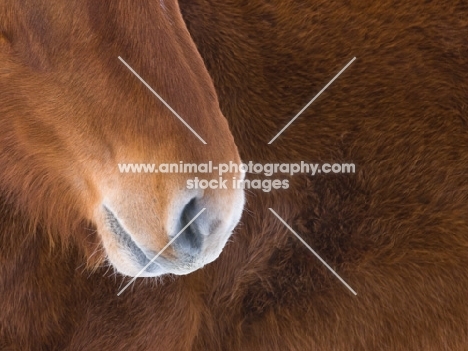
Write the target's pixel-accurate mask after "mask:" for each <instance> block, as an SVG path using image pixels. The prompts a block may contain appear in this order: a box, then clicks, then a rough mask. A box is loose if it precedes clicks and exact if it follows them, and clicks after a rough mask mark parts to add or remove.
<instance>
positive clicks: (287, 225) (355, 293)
mask: <svg viewBox="0 0 468 351" xmlns="http://www.w3.org/2000/svg"><path fill="white" fill-rule="evenodd" d="M269 210H270V211H271V212H273V214H274V215H275V216H276V217H277V218H278V219H279V220H280V221H281V222H282V223H283V224H284V225H285V226H286V227H287V228H288V229H289V230H290V231H291V232H292V233H293V234H294V235H295V236H296V237H297V238H298V239H299V240H300V241H301V242H302V243H303V244H304V245H305V246H306V247H307V248H308V249H309V250H310V251H311V252H312V253H313V254H314V255H315V257H317V258H318V259H319V260H320V262H322V263H323V264H324V265H325V267H327V268H328V269H329V270H330V272H332V273H333V274H334V275H335V276H336V277H337V278H338V279H339V280H340V281H341V282H342V283H343V284H344V285H345V286H346V287H347V288H348V289H349V290H350V291H351V292H352V293H353V294H354V295H357V292H356V291H354V290H353V288H351V287H350V286H349V285H348V283H346V282H345V281H344V280H343V278H341V277H340V276H339V275H338V273H336V272H335V271H334V270H333V269H332V268H331V267H330V266H329V265H328V263H327V262H325V261H324V260H323V259H322V257H320V256H319V255H318V253H316V252H315V251H314V250H313V249H312V248H311V247H310V246H309V245H308V244H307V243H306V242H305V241H304V239H302V238H301V237H300V236H299V234H297V233H296V232H295V231H294V229H292V228H291V227H290V226H289V224H288V223H286V222H285V220H284V219H283V218H281V217H280V216H279V215H278V214H277V213H276V212H275V211H274V210H273V209H272V208H269Z"/></svg>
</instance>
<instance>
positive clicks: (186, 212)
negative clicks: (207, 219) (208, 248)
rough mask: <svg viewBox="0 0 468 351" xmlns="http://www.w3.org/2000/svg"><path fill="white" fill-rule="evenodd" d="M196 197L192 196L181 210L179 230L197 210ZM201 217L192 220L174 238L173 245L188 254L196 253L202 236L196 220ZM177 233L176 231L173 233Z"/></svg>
mask: <svg viewBox="0 0 468 351" xmlns="http://www.w3.org/2000/svg"><path fill="white" fill-rule="evenodd" d="M196 202H197V201H196V199H195V198H193V199H192V200H190V202H189V203H188V204H186V205H185V207H184V209H183V210H182V213H181V216H180V221H179V226H178V227H179V230H178V231H177V232H179V231H180V230H182V229H183V228H184V227H185V226H186V225H187V224H188V223H189V222H190V221H191V220H192V219H193V218H194V217H195V216H196V215H197V213H198V212H199V211H197V210H199V209H198V206H197V203H196ZM199 220H201V218H200V217H199V218H197V220H196V221H194V222H192V223H191V224H190V225H189V226H188V227H187V228H186V229H185V230H184V231H183V232H182V233H181V234H180V235H179V237H178V238H177V239H176V241H175V242H174V246H175V247H176V248H177V249H178V250H180V251H182V252H184V253H187V254H189V255H196V254H198V253H199V252H200V251H201V248H202V245H203V236H202V234H201V232H200V229H199V227H198V225H197V221H199ZM174 234H177V233H174Z"/></svg>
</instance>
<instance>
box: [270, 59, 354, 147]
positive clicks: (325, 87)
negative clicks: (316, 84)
mask: <svg viewBox="0 0 468 351" xmlns="http://www.w3.org/2000/svg"><path fill="white" fill-rule="evenodd" d="M355 59H356V57H353V58H352V60H351V61H349V62H348V64H347V65H346V66H344V67H343V69H342V70H341V71H339V72H338V74H337V75H336V76H335V77H333V79H332V80H331V81H330V82H329V83H328V84H327V85H325V86H324V87H323V89H322V90H320V91H319V93H318V94H317V95H315V96H314V98H313V99H312V100H310V101H309V103H308V104H307V105H305V106H304V108H303V109H302V110H300V111H299V112H298V113H297V115H295V116H294V118H293V119H292V120H290V121H289V123H288V124H286V125H285V126H284V128H283V129H281V130H280V131H279V133H278V134H276V135H275V137H274V138H273V139H271V140H270V142H269V143H268V144H271V143H272V142H274V141H275V139H276V138H278V137H279V136H280V135H281V133H283V132H284V131H285V130H286V128H288V127H289V126H290V125H291V123H292V122H294V121H295V120H296V118H297V117H299V116H300V115H301V114H302V112H304V111H305V110H306V109H307V107H309V106H310V104H312V103H313V102H314V101H315V100H316V99H317V98H318V97H319V96H320V94H322V93H323V92H324V91H325V89H327V88H328V87H329V86H330V84H331V83H333V82H334V81H335V79H336V78H338V77H339V76H340V74H341V73H343V72H344V71H345V70H346V68H348V67H349V66H350V65H351V64H352V63H353V61H354V60H355Z"/></svg>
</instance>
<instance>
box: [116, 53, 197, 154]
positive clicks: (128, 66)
mask: <svg viewBox="0 0 468 351" xmlns="http://www.w3.org/2000/svg"><path fill="white" fill-rule="evenodd" d="M119 60H120V61H122V63H123V64H124V65H125V66H126V67H127V68H128V69H129V70H130V71H131V72H132V73H133V74H134V75H135V76H136V77H137V78H138V79H139V80H140V81H141V82H142V83H143V84H144V85H145V86H146V87H147V88H148V89H149V90H150V91H151V92H152V93H153V94H154V95H155V96H156V97H157V98H158V99H159V100H161V102H162V103H163V104H164V105H166V107H167V108H168V109H169V110H170V111H171V112H172V113H173V114H174V115H175V116H176V117H177V118H178V119H179V120H180V121H181V122H182V123H183V124H185V126H186V127H187V128H188V129H190V131H191V132H192V133H193V134H195V136H196V137H197V138H198V139H200V140H201V142H202V143H203V144H205V145H206V141H205V140H203V139H202V137H201V136H200V135H198V133H197V132H196V131H195V130H194V129H193V128H192V127H190V125H189V124H188V123H187V122H185V121H184V119H183V118H182V117H180V116H179V114H178V113H177V112H176V111H175V110H174V109H173V108H172V107H171V106H170V105H169V104H168V103H167V102H166V101H164V99H163V98H162V97H161V96H159V94H158V93H157V92H155V91H154V90H153V88H151V87H150V85H149V84H148V83H146V82H145V81H144V79H143V78H141V77H140V76H139V74H138V73H136V72H135V70H134V69H133V68H132V67H130V65H129V64H128V63H127V62H125V61H124V59H123V58H122V57H120V56H119Z"/></svg>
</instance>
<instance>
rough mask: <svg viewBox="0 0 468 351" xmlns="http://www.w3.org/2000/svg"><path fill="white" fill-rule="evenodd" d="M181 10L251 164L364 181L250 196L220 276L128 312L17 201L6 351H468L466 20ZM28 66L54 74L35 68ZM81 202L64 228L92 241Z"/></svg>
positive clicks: (148, 289) (451, 13)
mask: <svg viewBox="0 0 468 351" xmlns="http://www.w3.org/2000/svg"><path fill="white" fill-rule="evenodd" d="M180 7H181V10H182V14H183V15H184V19H185V21H186V22H187V25H188V29H189V31H190V33H191V35H192V37H193V40H194V41H195V43H196V44H197V47H198V49H199V51H200V53H201V55H202V57H203V59H204V61H205V65H206V67H207V68H208V70H209V72H210V73H211V76H212V79H213V81H214V84H215V88H216V91H217V93H218V97H219V100H220V103H221V108H222V110H223V113H224V115H225V116H226V117H227V119H228V121H229V124H230V127H231V130H232V132H233V134H234V137H235V140H236V144H237V145H238V147H239V149H240V152H241V156H242V159H244V160H253V161H257V162H267V161H268V162H282V161H286V162H292V161H300V160H306V161H307V160H310V161H312V162H341V161H343V162H354V163H356V165H357V173H356V174H355V175H326V176H325V175H323V176H315V177H306V176H294V177H292V178H290V182H291V187H290V189H289V190H278V191H276V192H272V193H270V194H267V193H263V192H261V191H251V192H249V193H248V199H247V200H248V203H247V208H246V212H245V214H244V217H243V220H242V223H241V225H240V226H239V228H238V229H237V232H236V234H235V235H234V237H233V239H232V242H231V243H230V244H228V246H227V247H226V248H225V250H224V252H223V254H222V255H221V257H220V258H219V259H218V260H217V261H215V262H214V263H213V264H211V265H209V266H207V267H206V268H204V269H203V270H200V271H197V272H195V273H193V274H191V275H189V276H184V277H177V278H175V279H172V278H165V279H163V281H162V282H161V283H159V284H152V283H151V282H148V280H144V279H141V280H140V281H138V282H137V283H136V284H135V285H134V287H133V288H132V289H131V291H128V292H126V293H125V294H124V295H123V296H122V297H117V296H116V292H117V290H118V287H119V286H120V283H121V279H114V278H113V277H109V275H104V273H105V268H103V269H98V270H97V271H95V272H94V273H90V272H89V271H87V270H83V269H82V268H79V267H80V266H81V265H83V264H85V262H86V260H85V257H86V254H83V252H87V251H86V250H83V247H84V243H83V241H84V240H76V242H75V243H74V244H70V245H66V246H65V247H59V246H55V247H52V248H50V243H49V239H48V238H49V236H48V235H47V234H48V230H49V229H50V228H46V227H43V226H40V225H37V223H36V218H35V216H33V217H32V218H31V215H30V213H29V212H28V211H18V210H17V208H18V206H16V205H17V204H16V203H15V201H19V200H18V198H17V197H9V198H5V197H2V203H1V208H2V209H1V214H2V217H1V219H0V221H1V224H0V233H1V235H0V240H1V241H0V243H1V248H2V251H1V254H0V301H1V302H0V303H1V305H0V306H1V307H0V308H1V313H0V349H5V350H28V349H32V350H70V351H71V350H197V351H201V350H235V351H237V350H239V351H240V350H242V351H244V350H265V351H266V350H326V351H328V350H330V351H331V350H335V351H345V350H353V351H357V350H366V351H367V350H372V351H373V350H421V351H441V350H444V351H445V350H446V351H449V350H450V351H452V350H457V351H461V350H468V303H467V296H468V294H467V292H468V272H467V264H468V223H467V214H468V182H467V174H468V93H467V92H468V39H467V38H468V7H467V5H466V3H465V2H463V1H442V2H430V1H425V2H424V1H416V2H415V1H413V2H390V1H379V2H358V1H344V2H332V1H307V2H305V1H304V2H298V1H235V2H232V1H227V2H222V1H202V0H187V1H185V0H182V1H180ZM0 14H1V13H0ZM148 25H149V22H148ZM5 37H6V39H8V36H5ZM32 44H36V45H37V46H34V45H32V46H31V50H32V51H34V50H41V46H40V45H39V44H38V43H36V42H34V41H32ZM42 44H43V45H45V44H44V43H42ZM0 45H2V42H1V41H0ZM147 49H148V50H151V49H152V48H151V47H147ZM140 54H142V53H140ZM353 56H356V57H357V60H356V61H355V62H354V63H353V64H352V66H351V67H350V68H349V69H348V70H347V71H346V72H345V73H344V74H343V75H342V76H341V77H340V78H339V79H338V80H337V81H336V82H335V83H334V84H333V85H332V86H331V87H330V88H329V89H328V90H327V91H326V92H325V93H324V94H323V95H322V96H321V97H320V98H319V99H318V100H317V101H316V102H314V104H313V105H312V106H311V107H310V108H309V109H308V110H307V111H306V112H305V113H304V114H303V115H302V116H301V117H300V118H299V119H298V120H296V121H295V122H294V124H293V125H291V127H290V128H289V129H288V130H286V132H284V134H283V135H281V136H280V137H279V138H278V139H277V140H276V141H275V142H274V143H273V144H272V145H271V146H268V145H267V142H268V141H269V140H270V139H271V138H272V137H273V136H274V135H275V134H276V133H277V132H278V131H279V130H280V129H281V128H282V127H283V126H284V125H285V124H286V123H287V122H288V121H289V120H290V119H291V118H292V116H294V115H295V113H296V112H297V111H298V110H299V109H300V108H302V106H303V105H305V103H307V102H308V101H309V100H310V99H311V98H312V97H313V96H314V95H315V94H316V93H317V92H318V91H319V90H320V89H321V88H322V87H323V86H324V85H325V84H326V83H327V82H328V81H329V80H330V79H331V78H332V77H333V76H334V74H336V73H337V72H338V71H339V70H340V69H341V68H342V67H343V66H344V65H345V64H346V63H347V62H348V61H349V60H350V59H351V58H352V57H353ZM37 57H40V55H39V56H37ZM145 57H146V56H145ZM29 63H30V65H32V66H34V67H36V69H46V67H47V64H49V63H48V62H44V61H43V60H40V59H39V58H36V57H35V56H34V57H32V58H30V61H29ZM3 67H4V66H3V63H2V65H0V70H2V71H0V74H8V68H6V69H5V68H3ZM5 72H6V73H5ZM2 83H3V82H2ZM102 89H103V91H105V89H106V87H105V86H104V85H103V86H102ZM4 91H5V89H4V87H3V86H2V89H1V92H2V94H4ZM8 94H10V95H11V96H15V91H12V92H9V93H8ZM10 95H8V96H7V98H8V97H9V96H10ZM4 96H5V95H2V96H1V97H0V99H2V101H5V100H7V98H5V97H4ZM12 98H13V97H12ZM0 135H1V134H0ZM2 150H5V149H2ZM2 152H5V151H2ZM2 167H3V165H2ZM1 172H5V170H4V169H2V170H1ZM20 174H23V175H26V174H27V169H26V170H23V173H20ZM22 180H23V181H24V177H23V178H21V177H20V176H18V178H17V181H18V182H21V181H22ZM59 180H60V174H57V181H59ZM57 186H58V187H59V186H60V184H59V183H58V184H57ZM69 196H70V197H67V198H63V199H62V201H61V202H59V203H58V204H57V206H58V207H59V208H60V206H65V208H67V207H66V206H68V205H69V204H71V205H73V206H71V205H70V206H71V208H72V209H73V208H77V210H76V212H73V211H72V210H70V211H68V212H66V213H71V215H70V216H65V217H62V218H65V219H66V221H65V222H64V224H61V223H58V224H60V226H59V227H61V228H67V227H68V228H82V227H83V226H82V225H80V223H81V218H80V217H79V216H78V217H76V216H74V214H78V213H79V207H80V206H79V204H76V203H75V198H74V197H73V196H72V194H70V195H69ZM48 205H49V206H50V202H46V203H44V206H48ZM268 207H272V208H273V209H275V210H276V211H277V212H278V213H279V214H280V215H281V216H282V217H283V218H284V219H285V220H286V221H287V222H288V223H290V225H291V226H292V227H293V228H294V229H295V230H297V231H298V232H299V233H300V234H301V235H302V236H303V238H304V239H305V240H306V241H307V242H308V243H309V244H310V245H311V246H312V247H314V249H316V250H317V252H319V253H320V254H321V255H322V257H323V258H324V259H325V260H327V261H328V262H329V263H330V264H331V265H332V266H333V267H334V268H335V269H336V271H337V272H338V273H339V274H340V275H341V276H342V277H343V278H344V279H345V280H346V281H347V282H348V283H349V284H350V285H351V286H352V287H353V288H354V289H355V290H356V291H357V292H358V295H357V296H353V295H352V294H351V293H350V292H349V291H348V290H347V289H346V288H345V287H344V286H343V285H342V284H341V283H340V282H339V281H338V280H337V279H336V278H335V277H334V276H332V275H331V274H330V272H328V271H327V270H326V269H325V267H323V265H322V264H320V262H318V261H317V259H315V257H313V256H312V255H311V253H310V252H309V251H308V250H307V249H306V248H305V247H304V246H303V245H302V244H301V243H300V242H298V241H297V239H296V238H294V237H293V236H292V234H291V233H289V232H288V230H287V229H286V228H285V227H284V226H283V225H282V224H281V223H280V222H279V221H278V220H277V219H276V218H275V217H274V216H273V215H272V214H271V213H270V212H269V211H268ZM26 208H27V207H26ZM46 210H49V209H48V208H46ZM33 214H35V212H34V213H33ZM47 218H49V217H47ZM58 219H60V217H59V218H58ZM55 221H57V219H56V220H55ZM87 226H89V227H92V223H88V224H87ZM53 229H54V228H53ZM68 232H69V233H70V235H71V234H75V235H76V237H78V238H79V237H80V235H83V234H80V233H78V232H79V230H77V229H75V230H74V231H71V229H70V230H69V231H68ZM72 236H73V235H72ZM103 275H104V277H103Z"/></svg>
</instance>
